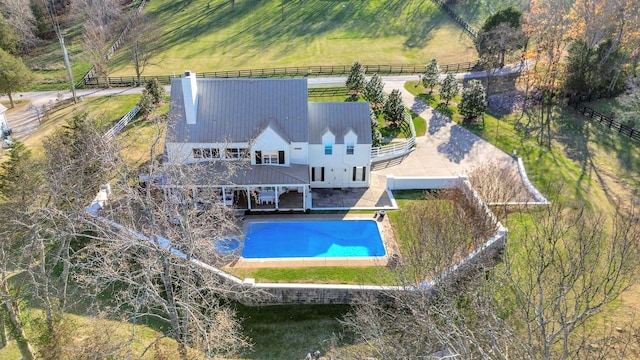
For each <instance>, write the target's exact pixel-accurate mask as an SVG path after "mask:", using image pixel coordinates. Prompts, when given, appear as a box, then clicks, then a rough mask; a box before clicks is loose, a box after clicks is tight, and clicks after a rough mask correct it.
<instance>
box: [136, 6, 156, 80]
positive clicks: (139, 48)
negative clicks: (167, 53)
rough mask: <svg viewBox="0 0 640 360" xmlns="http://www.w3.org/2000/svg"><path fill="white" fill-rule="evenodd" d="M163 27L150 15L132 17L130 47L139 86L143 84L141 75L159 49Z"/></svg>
mask: <svg viewBox="0 0 640 360" xmlns="http://www.w3.org/2000/svg"><path fill="white" fill-rule="evenodd" d="M161 32H162V29H161V27H160V26H159V25H158V23H157V22H156V21H154V20H153V19H151V18H150V17H149V16H148V15H146V13H145V14H139V15H138V16H136V17H134V18H133V19H132V28H131V30H130V32H129V37H128V38H129V41H128V42H129V44H128V49H129V52H130V53H131V57H132V59H133V65H134V67H135V69H136V78H137V83H138V86H141V85H142V82H140V76H141V75H142V73H143V72H144V69H145V67H146V66H147V65H149V63H150V62H151V59H152V58H153V56H154V55H155V54H157V52H158V50H159V43H160V39H161V35H162V34H161Z"/></svg>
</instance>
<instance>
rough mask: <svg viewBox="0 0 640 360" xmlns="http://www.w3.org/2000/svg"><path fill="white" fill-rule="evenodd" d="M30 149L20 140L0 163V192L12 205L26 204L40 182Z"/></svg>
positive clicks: (31, 198) (30, 199) (32, 196)
mask: <svg viewBox="0 0 640 360" xmlns="http://www.w3.org/2000/svg"><path fill="white" fill-rule="evenodd" d="M35 167H37V164H35V162H34V161H33V160H32V157H31V150H29V149H28V148H27V147H26V146H25V145H24V144H23V143H22V142H20V141H16V142H14V143H13V145H12V146H11V150H10V156H9V159H8V160H7V161H5V162H3V163H2V165H0V169H1V172H0V193H1V194H2V198H3V199H4V200H6V201H8V202H11V203H12V204H14V205H17V206H21V205H25V206H26V205H28V204H29V203H30V202H31V201H32V200H33V198H34V197H35V196H36V195H35V194H36V193H37V188H38V185H39V184H40V175H39V174H40V172H39V171H37V170H36V169H34V168H35Z"/></svg>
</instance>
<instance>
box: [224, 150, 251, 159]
mask: <svg viewBox="0 0 640 360" xmlns="http://www.w3.org/2000/svg"><path fill="white" fill-rule="evenodd" d="M224 156H225V158H227V159H240V158H248V157H249V149H247V148H227V149H226V150H225V153H224Z"/></svg>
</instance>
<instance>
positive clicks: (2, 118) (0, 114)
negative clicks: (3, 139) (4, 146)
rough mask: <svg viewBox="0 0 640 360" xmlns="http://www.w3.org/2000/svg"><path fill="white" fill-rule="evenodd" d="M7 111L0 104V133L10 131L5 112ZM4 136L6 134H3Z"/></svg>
mask: <svg viewBox="0 0 640 360" xmlns="http://www.w3.org/2000/svg"><path fill="white" fill-rule="evenodd" d="M6 111H7V108H6V107H5V106H4V105H2V104H0V132H4V131H8V130H9V123H8V120H7V115H5V112H6ZM2 135H4V134H2Z"/></svg>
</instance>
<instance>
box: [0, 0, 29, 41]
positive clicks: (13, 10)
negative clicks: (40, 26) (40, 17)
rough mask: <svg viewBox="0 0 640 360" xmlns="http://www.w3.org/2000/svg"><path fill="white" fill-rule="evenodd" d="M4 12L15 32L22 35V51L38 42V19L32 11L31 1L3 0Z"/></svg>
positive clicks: (0, 2)
mask: <svg viewBox="0 0 640 360" xmlns="http://www.w3.org/2000/svg"><path fill="white" fill-rule="evenodd" d="M0 4H2V12H3V13H4V15H5V17H6V19H7V22H8V23H9V24H11V26H13V29H14V30H15V32H16V33H17V34H18V35H19V36H20V41H19V43H20V48H21V50H22V51H29V50H31V49H33V47H34V46H35V45H36V43H37V38H36V35H35V34H36V19H35V17H34V16H33V12H31V7H30V5H29V1H23V0H2V1H0Z"/></svg>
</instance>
